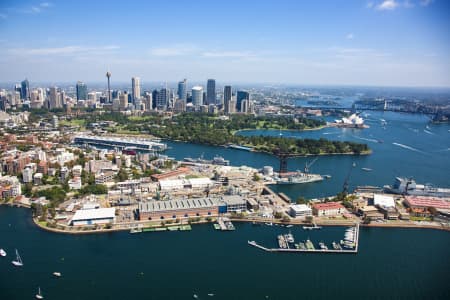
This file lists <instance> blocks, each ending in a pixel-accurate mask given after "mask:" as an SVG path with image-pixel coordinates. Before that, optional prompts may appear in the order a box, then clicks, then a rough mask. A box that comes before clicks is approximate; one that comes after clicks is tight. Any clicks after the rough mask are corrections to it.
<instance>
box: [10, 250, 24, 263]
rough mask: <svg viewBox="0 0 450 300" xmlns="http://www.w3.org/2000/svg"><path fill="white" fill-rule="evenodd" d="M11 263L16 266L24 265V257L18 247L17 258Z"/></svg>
mask: <svg viewBox="0 0 450 300" xmlns="http://www.w3.org/2000/svg"><path fill="white" fill-rule="evenodd" d="M11 263H12V264H13V265H15V266H16V267H21V266H23V262H22V259H21V258H20V255H19V251H17V249H16V260H13V261H12V262H11Z"/></svg>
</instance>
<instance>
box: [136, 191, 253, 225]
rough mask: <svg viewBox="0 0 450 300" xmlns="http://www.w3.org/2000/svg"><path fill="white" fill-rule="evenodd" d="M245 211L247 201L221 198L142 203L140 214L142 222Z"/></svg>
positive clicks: (236, 198) (231, 197)
mask: <svg viewBox="0 0 450 300" xmlns="http://www.w3.org/2000/svg"><path fill="white" fill-rule="evenodd" d="M245 209H246V200H245V199H243V198H241V197H238V196H222V197H220V198H196V199H187V200H168V201H147V202H140V203H139V207H138V213H139V219H140V220H141V221H144V220H167V219H168V220H175V219H177V218H189V217H208V216H218V215H219V214H223V213H229V212H237V211H243V210H245Z"/></svg>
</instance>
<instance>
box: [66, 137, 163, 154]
mask: <svg viewBox="0 0 450 300" xmlns="http://www.w3.org/2000/svg"><path fill="white" fill-rule="evenodd" d="M73 142H74V143H75V144H80V145H85V144H87V145H92V146H100V147H102V146H106V147H113V148H118V149H124V148H127V147H133V148H135V149H136V150H140V151H150V152H157V151H165V150H166V149H167V145H166V144H164V143H159V142H153V141H150V140H145V139H131V138H129V139H124V138H116V137H104V136H87V135H79V136H76V137H75V138H74V141H73Z"/></svg>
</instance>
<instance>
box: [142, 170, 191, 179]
mask: <svg viewBox="0 0 450 300" xmlns="http://www.w3.org/2000/svg"><path fill="white" fill-rule="evenodd" d="M189 170H190V169H189V168H186V167H180V168H178V169H176V170H174V171H170V172H166V173H163V174H153V175H151V178H152V180H153V181H160V180H163V179H167V178H170V177H175V176H179V175H182V174H185V173H187V172H189Z"/></svg>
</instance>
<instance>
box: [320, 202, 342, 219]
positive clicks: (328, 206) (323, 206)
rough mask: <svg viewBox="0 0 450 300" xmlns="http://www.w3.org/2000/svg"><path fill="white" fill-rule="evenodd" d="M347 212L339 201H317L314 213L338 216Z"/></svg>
mask: <svg viewBox="0 0 450 300" xmlns="http://www.w3.org/2000/svg"><path fill="white" fill-rule="evenodd" d="M343 213H346V210H345V208H344V206H342V204H340V203H338V202H326V203H317V204H314V205H313V214H314V215H316V216H319V217H321V216H336V215H342V214H343Z"/></svg>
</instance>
